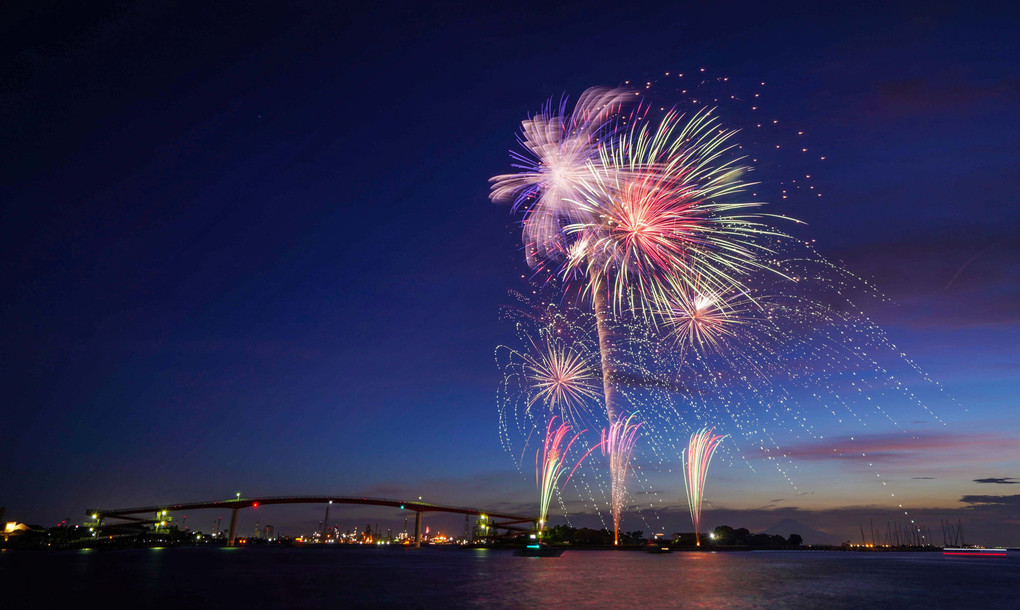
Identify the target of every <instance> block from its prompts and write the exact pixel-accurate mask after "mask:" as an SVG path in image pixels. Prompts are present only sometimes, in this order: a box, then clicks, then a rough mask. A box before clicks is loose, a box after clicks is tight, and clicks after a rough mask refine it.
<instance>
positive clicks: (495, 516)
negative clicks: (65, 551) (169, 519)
mask: <svg viewBox="0 0 1020 610" xmlns="http://www.w3.org/2000/svg"><path fill="white" fill-rule="evenodd" d="M273 504H360V505H367V506H387V507H392V508H400V509H403V510H410V511H414V512H415V525H414V540H415V546H417V545H419V544H420V543H421V518H422V513H428V512H442V513H456V514H461V515H476V516H482V515H485V516H486V517H488V518H491V519H492V520H493V521H491V522H490V524H489V525H490V527H492V528H495V529H505V530H508V531H511V530H517V531H525V530H528V529H531V524H534V523H535V522H536V521H538V518H537V517H526V516H521V515H510V514H506V513H500V512H493V511H487V510H480V509H476V508H466V507H460V506H446V505H442V504H431V503H429V502H422V501H420V500H417V501H408V500H393V499H389V498H369V497H365V496H263V497H258V498H240V497H238V498H232V499H229V500H212V501H208V502H184V503H181V504H167V505H160V506H141V507H135V508H117V509H92V508H90V509H87V510H86V511H85V514H86V515H89V516H90V517H93V519H94V520H96V521H97V522H98V525H99V526H100V527H106V528H111V527H117V526H124V525H128V524H133V525H145V524H151V523H156V522H157V521H158V519H155V518H151V517H145V516H143V515H155V514H157V513H161V512H163V511H167V512H178V511H184V510H201V509H206V508H214V509H215V508H218V509H221V510H222V509H230V511H231V517H230V536H229V538H228V539H227V545H228V546H233V544H234V539H235V533H236V528H237V511H239V510H241V509H243V508H253V507H257V506H270V505H273ZM110 519H119V520H121V522H120V523H109V520H110ZM103 522H106V524H105V525H103ZM524 524H529V525H528V526H524Z"/></svg>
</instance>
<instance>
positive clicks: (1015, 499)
mask: <svg viewBox="0 0 1020 610" xmlns="http://www.w3.org/2000/svg"><path fill="white" fill-rule="evenodd" d="M960 502H963V503H964V504H976V505H989V504H990V505H997V506H1007V507H1010V508H1011V509H1020V494H1016V495H1012V496H963V497H962V498H960Z"/></svg>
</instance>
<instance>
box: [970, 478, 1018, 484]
mask: <svg viewBox="0 0 1020 610" xmlns="http://www.w3.org/2000/svg"><path fill="white" fill-rule="evenodd" d="M974 482H975V483H995V484H997V485H1017V484H1020V481H1018V480H1016V479H1014V478H1013V477H1002V478H997V477H988V478H987V479H974Z"/></svg>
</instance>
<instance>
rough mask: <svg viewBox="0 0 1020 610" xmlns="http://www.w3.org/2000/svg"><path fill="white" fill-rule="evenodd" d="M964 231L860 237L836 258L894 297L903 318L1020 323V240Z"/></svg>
mask: <svg viewBox="0 0 1020 610" xmlns="http://www.w3.org/2000/svg"><path fill="white" fill-rule="evenodd" d="M954 232H955V233H954ZM960 233H964V235H960ZM966 233H967V231H962V230H961V229H960V228H959V227H955V228H953V227H940V228H937V229H934V230H932V231H929V232H927V233H926V234H925V235H921V236H917V237H914V238H905V237H903V236H897V237H895V238H889V240H886V241H872V242H869V243H862V244H860V245H858V246H855V247H852V248H845V249H841V250H839V251H836V252H834V253H833V257H834V258H835V259H837V260H840V261H842V262H843V263H844V264H845V266H846V267H847V268H848V269H851V270H852V271H854V272H855V273H857V274H859V275H861V276H862V277H864V278H866V279H868V280H869V281H870V282H872V283H873V284H874V285H876V286H879V287H880V288H881V289H882V290H883V292H885V294H886V296H888V297H889V298H890V299H892V301H893V302H894V303H895V304H896V307H895V308H886V309H889V311H887V312H886V314H887V315H889V316H891V317H892V318H893V319H892V320H890V321H891V322H894V323H896V324H898V325H903V326H907V327H912V328H930V327H934V326H937V327H939V328H943V329H962V328H978V327H985V328H987V327H1008V326H1015V325H1017V324H1020V306H1018V302H1020V300H1018V298H1020V293H1018V291H1017V288H1018V285H1017V284H1016V282H1015V281H1014V278H1016V276H1017V273H1018V272H1020V266H1018V264H1017V261H1020V244H1018V243H1017V240H1015V239H1013V238H1011V237H1008V236H998V235H992V234H987V233H982V234H980V235H976V236H975V235H968V234H966ZM976 242H984V244H983V245H982V244H981V243H976Z"/></svg>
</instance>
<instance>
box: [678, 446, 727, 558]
mask: <svg viewBox="0 0 1020 610" xmlns="http://www.w3.org/2000/svg"><path fill="white" fill-rule="evenodd" d="M724 438H726V436H725V435H723V436H717V435H715V434H713V430H710V429H708V428H702V429H701V430H699V431H698V432H695V433H694V434H692V435H691V442H690V443H689V444H688V445H687V449H686V450H685V451H684V452H683V453H682V454H681V457H682V459H683V467H684V485H685V486H686V487H687V505H688V506H689V507H690V509H691V521H692V522H693V523H694V536H695V539H696V540H697V543H698V546H701V502H702V500H704V499H705V477H706V476H707V475H708V465H709V464H711V463H712V454H713V453H715V449H716V447H718V445H719V442H720V441H722V439H724Z"/></svg>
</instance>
